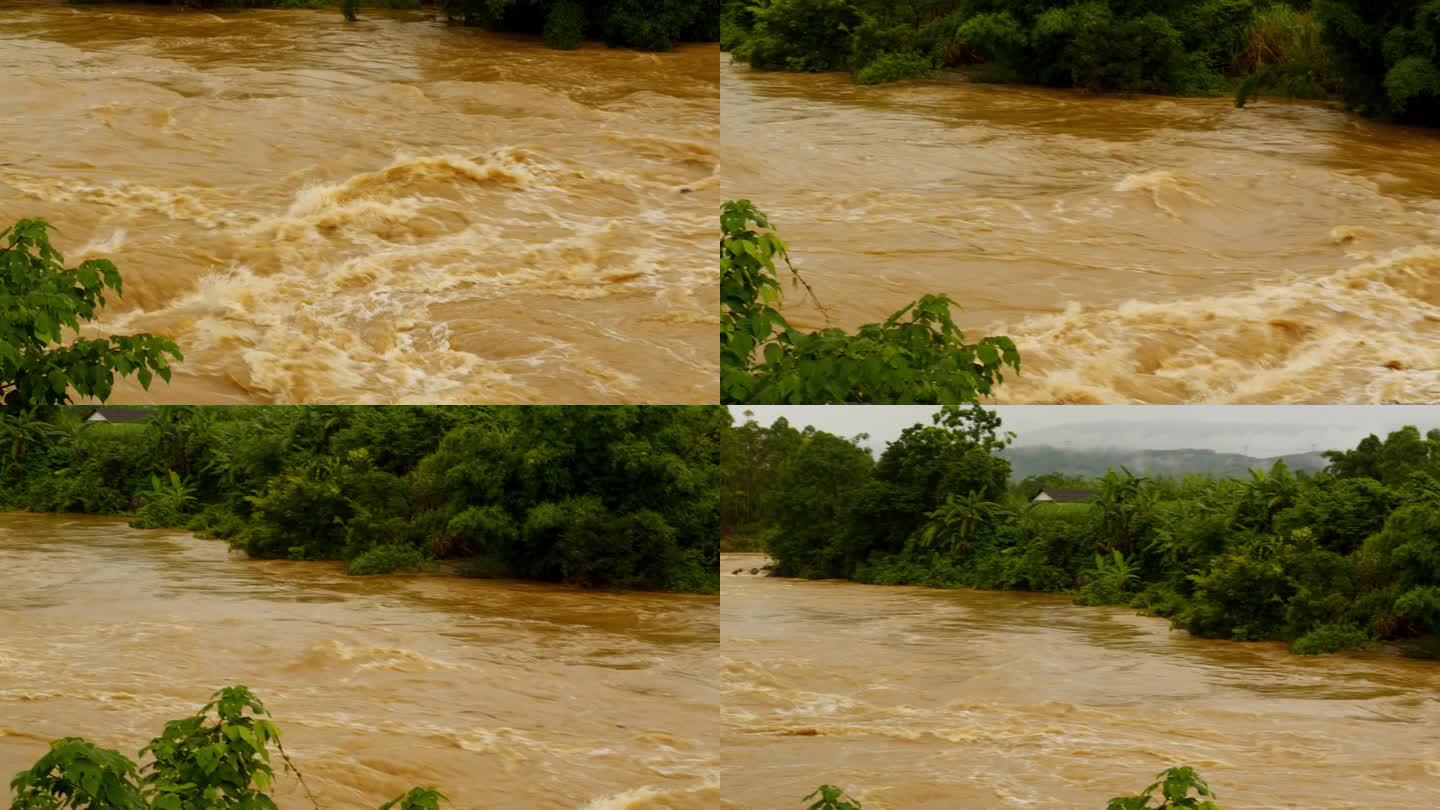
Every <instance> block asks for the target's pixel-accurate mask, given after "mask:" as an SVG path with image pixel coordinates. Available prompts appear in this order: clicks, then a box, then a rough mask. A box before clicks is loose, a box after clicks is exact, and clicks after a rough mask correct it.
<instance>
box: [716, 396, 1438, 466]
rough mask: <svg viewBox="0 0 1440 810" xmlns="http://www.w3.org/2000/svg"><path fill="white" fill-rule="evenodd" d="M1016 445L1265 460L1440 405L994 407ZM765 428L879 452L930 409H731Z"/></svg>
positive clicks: (1423, 417)
mask: <svg viewBox="0 0 1440 810" xmlns="http://www.w3.org/2000/svg"><path fill="white" fill-rule="evenodd" d="M988 407H990V408H991V409H993V410H997V411H999V412H1000V418H1001V420H1002V421H1003V422H1004V426H1005V429H1006V430H1013V431H1015V433H1016V434H1017V435H1016V437H1015V446H1017V447H1019V446H1024V445H1054V446H1059V447H1081V448H1096V447H1123V448H1137V449H1145V450H1170V449H1176V448H1182V447H1194V448H1206V449H1210V450H1215V451H1218V452H1227V453H1244V454H1246V455H1250V456H1256V457H1261V458H1263V457H1267V456H1280V455H1287V454H1290V453H1303V452H1307V451H1310V450H1332V449H1337V448H1349V447H1354V446H1355V444H1356V443H1357V442H1359V441H1360V440H1361V439H1363V438H1365V437H1366V436H1368V435H1370V434H1371V433H1376V434H1379V435H1380V436H1381V437H1383V436H1384V435H1385V434H1387V433H1389V432H1390V431H1392V430H1395V429H1397V428H1400V427H1404V426H1405V425H1415V426H1416V427H1418V428H1420V430H1421V432H1422V433H1423V432H1424V431H1426V430H1429V429H1430V428H1435V427H1440V405H996V406H988ZM730 410H731V412H732V413H734V414H735V419H736V420H737V421H743V420H744V416H743V414H744V412H745V411H746V410H750V411H753V412H754V414H755V419H756V421H758V422H760V423H761V424H765V425H768V424H770V423H771V422H773V421H775V419H777V418H778V417H780V416H784V417H785V418H786V419H788V420H789V421H790V424H791V425H793V426H795V427H797V428H802V427H804V426H805V425H814V426H815V427H816V428H819V429H820V430H826V431H829V432H831V433H837V434H840V435H842V436H854V435H855V434H857V433H868V434H870V440H869V441H868V442H866V444H868V445H870V446H871V447H874V448H875V449H876V450H880V449H883V448H884V446H885V445H886V444H887V443H888V442H890V441H892V440H894V439H895V438H896V437H898V436H899V435H900V431H902V430H904V429H905V428H907V427H909V426H910V425H913V424H915V423H916V422H924V423H926V424H929V423H930V415H931V414H932V413H934V412H935V411H936V410H938V408H934V407H930V406H926V405H849V406H846V405H750V406H731V408H730Z"/></svg>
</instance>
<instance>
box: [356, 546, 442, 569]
mask: <svg viewBox="0 0 1440 810" xmlns="http://www.w3.org/2000/svg"><path fill="white" fill-rule="evenodd" d="M425 564H426V559H425V555H424V554H423V553H422V552H421V551H420V550H419V549H416V548H412V547H410V546H402V545H398V544H386V545H380V546H375V547H374V548H372V549H370V550H369V551H366V552H364V553H363V554H361V555H360V556H358V557H356V558H355V559H353V560H351V561H350V564H349V565H348V566H346V568H345V573H347V574H349V575H351V576H357V577H361V576H370V575H373V574H393V573H395V572H396V571H421V570H424V568H425Z"/></svg>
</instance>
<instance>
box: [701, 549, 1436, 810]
mask: <svg viewBox="0 0 1440 810" xmlns="http://www.w3.org/2000/svg"><path fill="white" fill-rule="evenodd" d="M764 562H765V559H764V558H763V557H760V556H755V555H724V557H723V558H722V560H721V564H722V566H723V571H722V574H723V578H722V584H721V588H722V592H721V597H722V598H721V658H722V663H721V672H722V678H723V689H724V691H723V706H724V709H723V711H724V718H725V731H724V737H723V748H722V752H721V757H722V761H723V763H724V770H723V774H722V779H723V782H724V787H725V789H724V797H725V806H728V807H734V808H746V810H752V808H753V810H770V808H777V807H796V808H798V807H803V806H804V803H803V802H801V801H799V799H800V797H802V796H804V795H805V794H806V793H807V792H809V791H810V790H813V789H814V788H815V786H816V785H818V784H821V783H823V782H829V783H831V784H835V785H840V786H844V787H847V788H849V789H850V790H851V792H852V794H853V795H855V796H857V797H859V798H861V799H862V800H863V802H864V805H865V807H866V810H870V808H872V807H873V808H875V809H876V810H887V809H888V810H926V809H927V808H933V809H934V810H953V809H954V808H959V807H965V808H971V807H973V808H991V807H1006V808H1012V807H1013V808H1046V810H1049V808H1076V809H1077V810H1100V808H1103V807H1104V806H1105V803H1106V801H1107V800H1108V799H1109V798H1111V797H1114V796H1119V795H1127V794H1133V793H1137V792H1139V791H1140V790H1141V789H1142V788H1144V787H1145V785H1147V784H1149V782H1150V780H1151V778H1152V777H1153V776H1154V774H1156V773H1157V772H1159V771H1160V770H1161V769H1163V768H1166V767H1169V766H1172V765H1180V764H1185V765H1191V766H1194V767H1196V768H1197V769H1198V770H1199V771H1200V773H1201V774H1202V775H1203V776H1205V777H1206V778H1207V779H1208V780H1209V781H1210V784H1211V786H1212V787H1213V788H1215V789H1216V790H1217V792H1218V794H1219V800H1220V801H1219V803H1220V805H1221V806H1222V807H1225V808H1227V810H1228V809H1230V808H1233V810H1260V808H1266V809H1267V810H1271V809H1274V808H1295V809H1296V810H1300V809H1301V808H1305V809H1306V810H1308V808H1356V810H1359V809H1360V808H1366V809H1367V810H1408V808H1415V807H1433V806H1436V805H1437V804H1440V782H1437V777H1440V731H1437V729H1440V665H1437V664H1436V663H1435V662H1430V661H1416V660H1411V659H1405V658H1398V657H1392V656H1387V655H1383V654H1379V653H1377V654H1364V655H1347V656H1341V657H1336V656H1319V657H1309V658H1307V657H1301V656H1294V655H1291V654H1290V653H1288V652H1287V651H1286V650H1285V648H1284V647H1283V646H1282V645H1279V644H1270V643H1264V644H1240V643H1236V642H1229V641H1217V640H1206V639H1196V638H1191V637H1190V636H1189V635H1188V634H1186V633H1184V632H1181V631H1173V632H1172V631H1171V630H1169V629H1168V623H1167V622H1166V621H1164V620H1162V619H1155V618H1146V617H1140V616H1136V615H1134V611H1132V610H1128V609H1124V608H1087V607H1079V606H1076V605H1073V604H1071V603H1070V602H1069V600H1068V599H1067V598H1066V597H1064V596H1059V595H1053V594H1026V593H1015V592H996V591H969V590H955V591H950V590H926V589H921V588H910V587H903V588H902V587H883V586H874V585H859V584H854V583H847V582H840V581H826V582H809V581H804V580H793V579H772V578H766V577H763V576H751V575H750V574H749V573H748V572H749V569H750V568H752V567H756V566H760V565H763V564H764ZM741 567H743V568H744V569H745V572H746V573H743V574H741V575H738V576H732V575H731V573H730V572H731V571H732V570H734V569H736V568H741Z"/></svg>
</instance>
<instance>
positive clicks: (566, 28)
mask: <svg viewBox="0 0 1440 810" xmlns="http://www.w3.org/2000/svg"><path fill="white" fill-rule="evenodd" d="M544 37H545V44H546V45H549V46H550V47H552V48H558V49H560V50H566V51H568V50H573V49H575V48H578V47H580V43H582V42H584V41H585V8H584V7H583V6H581V5H580V3H579V2H577V0H558V2H556V3H555V5H553V6H551V7H550V13H549V14H548V15H547V16H546V17H545V31H544Z"/></svg>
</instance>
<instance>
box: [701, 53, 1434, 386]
mask: <svg viewBox="0 0 1440 810" xmlns="http://www.w3.org/2000/svg"><path fill="white" fill-rule="evenodd" d="M721 95H722V98H723V104H722V111H721V117H722V122H723V124H722V129H723V134H722V152H723V160H724V165H725V174H724V181H723V187H724V193H725V196H726V197H727V198H734V197H747V198H750V199H751V200H753V201H754V202H755V203H756V204H757V205H758V206H759V207H760V208H761V210H764V211H766V212H767V213H769V214H770V215H771V217H772V219H773V220H774V221H775V223H776V225H777V226H778V227H779V229H780V233H781V235H782V237H784V238H786V239H787V241H788V242H789V243H790V245H791V248H792V250H793V253H794V257H795V259H796V260H797V264H798V266H799V267H800V268H801V269H802V270H803V271H805V272H806V273H807V275H808V280H809V281H810V282H811V283H812V284H813V285H814V287H815V289H816V291H817V293H818V295H819V297H820V300H821V302H822V303H823V304H824V305H825V306H826V307H827V308H828V309H829V310H830V315H831V318H832V319H833V322H834V323H835V324H836V325H839V326H843V327H846V328H851V329H853V328H854V327H855V326H857V325H859V324H862V323H867V322H875V321H880V320H883V319H884V317H885V316H887V315H889V314H890V313H891V312H893V311H895V310H897V309H899V308H900V307H901V306H903V305H904V304H906V303H908V302H910V301H912V300H914V299H915V298H917V297H919V296H920V295H922V294H925V293H931V292H934V293H947V294H949V295H950V296H951V297H952V298H954V299H955V300H956V301H957V302H959V303H960V304H961V305H962V306H963V307H964V308H965V310H966V311H965V313H964V315H963V318H962V321H961V322H962V324H963V325H964V327H965V328H966V331H967V335H968V336H969V337H972V338H973V337H977V336H978V335H979V334H981V333H985V334H1008V335H1010V336H1011V337H1013V338H1014V339H1015V340H1016V342H1017V343H1018V344H1019V348H1020V350H1021V354H1022V357H1023V359H1024V363H1025V366H1024V373H1023V374H1022V375H1021V376H1020V377H1018V378H1014V379H1010V380H1008V381H1007V382H1006V384H1005V385H1004V386H1002V387H1001V388H1000V389H998V391H997V399H998V400H1000V401H1009V402H1075V403H1104V402H1203V401H1214V402H1388V401H1396V402H1434V401H1436V400H1437V398H1440V218H1437V215H1440V135H1437V133H1434V132H1428V131H1423V130H1415V129H1406V128H1400V127H1394V126H1387V125H1384V124H1378V123H1374V122H1369V121H1365V120H1363V119H1359V118H1356V117H1353V116H1349V115H1346V114H1344V113H1342V112H1339V111H1338V110H1335V109H1330V108H1327V107H1325V106H1323V105H1316V104H1309V103H1289V102H1282V101H1272V100H1262V101H1261V102H1258V103H1255V104H1253V105H1252V106H1251V107H1249V108H1247V109H1240V110H1237V109H1235V108H1234V106H1233V104H1232V103H1231V101H1230V100H1229V99H1225V98H1206V99H1180V98H1166V97H1153V96H1142V97H1132V98H1121V97H1104V96H1093V95H1085V94H1080V93H1072V92H1061V91H1051V90H1045V89H1036V88H1025V87H1016V86H998V85H981V84H967V83H964V82H939V81H929V82H908V83H904V84H901V85H887V86H881V87H861V86H857V85H855V84H853V83H852V82H851V80H850V79H849V77H848V76H845V75H840V74H824V75H800V74H787V73H762V72H755V71H751V70H749V69H748V68H747V67H745V66H743V65H735V64H733V63H731V62H730V61H729V58H728V57H724V60H723V63H722V66H721ZM786 312H787V314H789V315H791V317H792V318H793V319H794V321H795V322H797V323H798V324H800V325H803V326H806V327H810V328H815V327H818V326H821V325H822V324H823V323H824V319H823V318H822V317H821V315H820V314H819V313H818V312H817V310H816V309H815V308H814V307H813V306H812V305H810V304H809V303H808V302H805V301H802V298H801V296H800V295H798V294H795V293H790V297H789V298H788V299H787V305H786Z"/></svg>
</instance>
